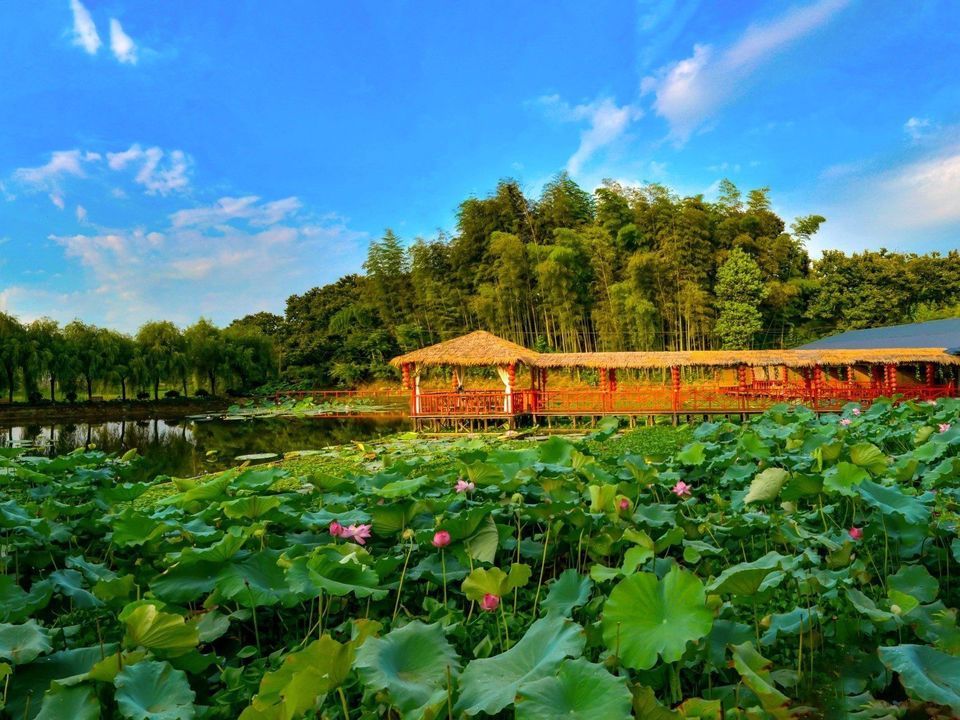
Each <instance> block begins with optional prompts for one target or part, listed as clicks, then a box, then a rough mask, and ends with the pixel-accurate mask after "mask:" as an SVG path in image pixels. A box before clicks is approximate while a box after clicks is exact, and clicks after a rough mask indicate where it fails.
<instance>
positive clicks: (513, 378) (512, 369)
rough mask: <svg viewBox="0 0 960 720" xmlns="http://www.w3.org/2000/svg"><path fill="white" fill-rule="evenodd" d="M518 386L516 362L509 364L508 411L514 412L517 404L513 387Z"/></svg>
mask: <svg viewBox="0 0 960 720" xmlns="http://www.w3.org/2000/svg"><path fill="white" fill-rule="evenodd" d="M516 386H517V366H516V364H514V363H510V364H509V365H507V412H508V413H510V414H511V415H512V414H513V411H514V408H515V407H517V405H516V404H515V403H514V400H513V389H514V388H515V387H516Z"/></svg>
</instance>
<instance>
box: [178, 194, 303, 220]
mask: <svg viewBox="0 0 960 720" xmlns="http://www.w3.org/2000/svg"><path fill="white" fill-rule="evenodd" d="M259 200H260V198H259V197H257V196H256V195H248V196H246V197H240V198H234V197H222V198H220V199H219V200H217V202H216V203H214V204H213V205H211V206H208V207H200V208H191V209H189V210H178V211H177V212H175V213H173V215H171V216H170V220H171V222H172V223H173V227H189V226H210V225H218V224H222V223H228V222H230V221H232V220H246V221H247V222H249V223H250V224H251V225H258V226H266V225H274V224H276V223H278V222H280V221H281V220H283V219H284V218H285V217H286V216H287V215H289V214H291V213H293V212H296V211H297V210H299V209H300V207H301V203H300V200H298V199H297V198H296V197H288V198H283V199H282V200H274V201H272V202H268V203H263V204H262V205H257V202H259Z"/></svg>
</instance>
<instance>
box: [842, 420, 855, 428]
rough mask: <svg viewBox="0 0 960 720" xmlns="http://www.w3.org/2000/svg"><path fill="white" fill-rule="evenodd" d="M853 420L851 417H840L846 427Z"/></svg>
mask: <svg viewBox="0 0 960 720" xmlns="http://www.w3.org/2000/svg"><path fill="white" fill-rule="evenodd" d="M852 422H853V420H851V419H850V418H840V424H841V425H843V426H844V427H846V426H847V425H849V424H850V423H852Z"/></svg>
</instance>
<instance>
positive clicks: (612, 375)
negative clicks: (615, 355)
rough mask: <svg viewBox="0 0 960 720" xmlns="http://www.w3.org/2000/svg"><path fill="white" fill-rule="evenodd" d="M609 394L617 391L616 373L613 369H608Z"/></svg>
mask: <svg viewBox="0 0 960 720" xmlns="http://www.w3.org/2000/svg"><path fill="white" fill-rule="evenodd" d="M609 382H610V392H616V391H617V371H616V370H615V369H614V368H610V381H609Z"/></svg>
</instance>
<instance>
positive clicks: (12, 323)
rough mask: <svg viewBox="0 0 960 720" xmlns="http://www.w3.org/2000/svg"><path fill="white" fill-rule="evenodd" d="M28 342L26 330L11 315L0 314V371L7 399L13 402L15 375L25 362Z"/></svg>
mask: <svg viewBox="0 0 960 720" xmlns="http://www.w3.org/2000/svg"><path fill="white" fill-rule="evenodd" d="M28 355H29V342H28V338H27V332H26V329H25V328H24V327H23V325H21V324H20V321H19V320H17V319H16V318H15V317H13V316H12V315H7V314H6V313H0V369H2V371H3V380H4V382H5V384H6V386H7V398H8V400H9V401H10V402H13V395H14V393H15V392H16V390H17V374H18V372H20V370H21V368H22V367H23V365H24V364H25V363H26V362H27V360H28Z"/></svg>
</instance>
